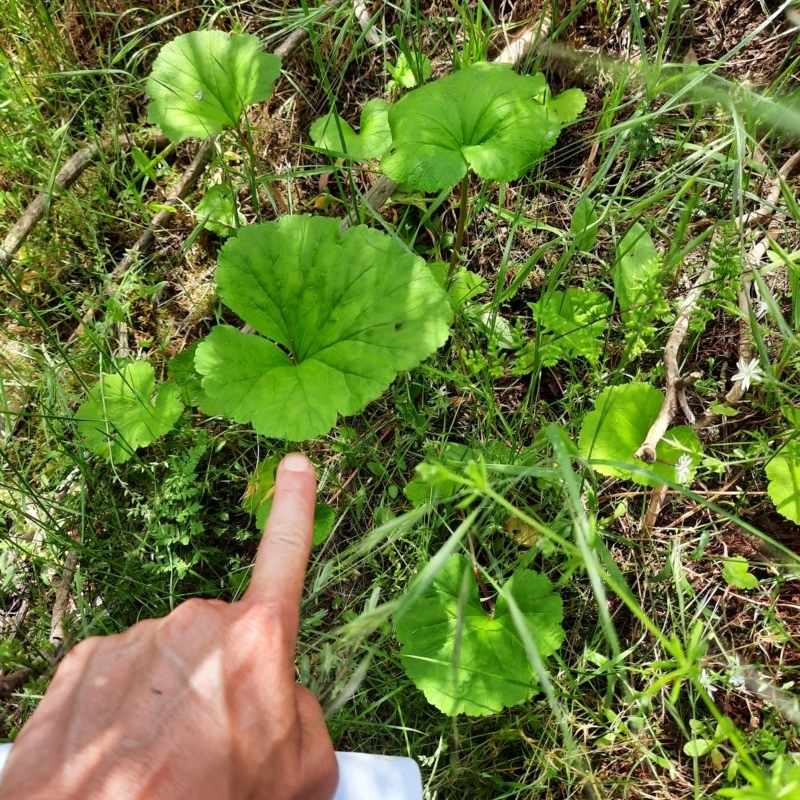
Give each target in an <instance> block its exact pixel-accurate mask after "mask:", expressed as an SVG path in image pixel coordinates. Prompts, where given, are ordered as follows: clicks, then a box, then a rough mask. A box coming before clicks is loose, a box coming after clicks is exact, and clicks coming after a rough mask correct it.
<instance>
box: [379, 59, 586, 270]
mask: <svg viewBox="0 0 800 800" xmlns="http://www.w3.org/2000/svg"><path fill="white" fill-rule="evenodd" d="M547 95H548V89H547V82H546V81H545V78H544V76H543V75H541V74H538V75H517V74H516V73H515V72H513V71H512V70H511V69H510V68H509V67H507V66H505V65H502V64H488V63H476V64H472V65H470V66H468V67H465V68H464V69H462V70H460V71H459V72H456V73H455V74H453V75H448V76H446V77H444V78H439V80H436V81H433V82H432V83H429V84H427V85H425V86H421V87H419V88H417V89H414V90H413V91H411V92H409V93H408V94H406V95H405V96H404V97H402V98H401V99H400V100H399V101H398V102H397V103H395V104H394V105H393V106H391V108H390V109H389V127H390V129H391V134H392V143H391V147H390V149H389V152H388V153H387V155H385V156H384V157H383V159H382V160H381V170H382V171H383V172H384V173H385V174H386V175H388V176H389V177H390V178H391V179H392V180H393V181H395V182H396V183H398V184H404V185H408V186H410V187H413V188H414V189H419V190H421V191H423V192H436V191H441V190H442V189H449V188H451V187H453V186H455V185H456V184H457V183H459V182H461V201H460V208H459V217H458V223H457V230H456V240H455V244H454V247H453V258H452V259H451V261H450V270H449V274H448V277H449V276H450V275H452V273H453V272H454V270H455V265H456V262H457V258H458V252H459V250H460V247H461V243H462V240H463V235H464V226H465V225H466V213H467V197H468V194H469V172H470V170H472V171H473V172H474V173H475V174H476V175H477V176H478V177H480V178H483V179H484V180H489V181H512V180H515V179H516V178H519V177H521V176H522V175H524V174H525V173H526V172H527V171H528V170H529V169H531V167H532V166H533V165H534V164H535V163H536V162H537V161H539V159H541V157H542V156H543V155H544V153H545V152H547V150H549V149H550V148H551V147H552V146H553V145H554V144H555V142H556V139H557V138H558V134H559V131H560V130H561V126H562V124H564V123H566V122H570V121H573V120H574V119H575V118H576V117H577V116H578V114H579V113H580V111H581V110H582V108H583V106H582V104H581V103H580V102H577V101H578V100H579V99H580V98H582V97H583V95H582V93H581V92H577V93H576V92H572V93H571V94H570V96H569V97H568V98H567V101H566V102H564V103H563V104H562V105H561V106H557V107H554V106H553V105H552V104H551V105H548V103H547ZM557 99H558V98H556V100H557ZM431 109H435V110H436V112H435V114H432V113H431Z"/></svg>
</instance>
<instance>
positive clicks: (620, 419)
mask: <svg viewBox="0 0 800 800" xmlns="http://www.w3.org/2000/svg"><path fill="white" fill-rule="evenodd" d="M663 402H664V395H663V394H662V393H661V392H660V391H659V390H658V389H656V388H655V387H654V386H651V385H650V384H648V383H626V384H624V385H622V386H609V387H608V388H606V389H604V390H603V391H602V392H601V393H600V395H599V396H598V398H597V400H596V401H595V404H594V410H593V411H590V412H589V413H588V414H587V415H586V416H585V417H584V419H583V424H582V425H581V433H580V437H579V439H578V445H579V447H580V450H581V453H582V454H583V456H584V458H586V459H587V460H588V461H589V463H590V464H591V465H592V468H593V469H594V470H595V471H596V472H599V473H600V474H601V475H608V476H610V477H617V478H624V479H625V480H631V481H634V483H638V484H639V485H640V486H659V485H661V483H662V481H661V480H659V478H661V479H663V480H667V481H672V482H677V483H689V482H690V481H691V479H692V477H693V476H694V473H695V470H696V469H697V465H698V464H699V463H700V458H701V455H702V447H701V445H700V441H699V440H698V438H697V436H696V434H695V432H694V431H693V430H692V429H691V428H688V427H686V426H685V425H681V426H678V427H676V428H670V429H669V430H668V431H667V433H666V435H665V436H664V438H663V439H662V440H661V441H660V442H659V443H658V446H657V447H656V461H655V463H654V464H649V465H648V464H645V463H644V462H643V461H637V460H636V459H635V458H634V457H633V454H634V453H635V452H636V451H637V450H638V449H639V447H640V446H641V444H642V442H644V439H645V437H646V436H647V432H648V431H649V430H650V426H651V425H652V424H653V423H654V422H655V420H656V417H657V416H658V412H659V410H660V408H661V404H662V403H663ZM682 458H683V461H681V459H682ZM606 461H613V462H617V463H616V464H607V463H602V462H606ZM626 465H630V468H627V467H626ZM637 468H638V469H647V470H649V471H650V472H653V473H655V474H656V476H658V477H657V478H651V477H647V476H645V475H642V474H641V473H639V472H636V471H634V470H636V469H637Z"/></svg>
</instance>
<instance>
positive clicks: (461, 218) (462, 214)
mask: <svg viewBox="0 0 800 800" xmlns="http://www.w3.org/2000/svg"><path fill="white" fill-rule="evenodd" d="M468 199H469V170H467V171H466V173H465V174H464V177H463V178H462V179H461V202H460V203H459V206H458V224H457V227H456V242H455V244H454V245H453V254H452V255H451V256H450V267H449V268H448V270H447V281H446V282H445V283H446V286H450V281H451V280H452V279H453V273H454V272H455V269H456V264H458V256H459V254H460V252H461V245H462V244H463V243H464V231H465V230H466V227H467V200H468Z"/></svg>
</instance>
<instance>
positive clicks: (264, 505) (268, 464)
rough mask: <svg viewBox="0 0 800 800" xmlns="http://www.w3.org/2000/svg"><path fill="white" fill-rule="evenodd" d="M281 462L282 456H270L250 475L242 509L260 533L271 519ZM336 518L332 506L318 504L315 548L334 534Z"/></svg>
mask: <svg viewBox="0 0 800 800" xmlns="http://www.w3.org/2000/svg"><path fill="white" fill-rule="evenodd" d="M280 461H281V457H280V456H270V457H269V458H267V459H265V460H264V461H262V462H261V463H260V464H259V465H258V466H257V467H256V468H255V469H254V470H253V472H252V474H251V475H250V479H249V480H248V482H247V489H246V490H245V493H244V497H243V498H242V508H243V509H244V510H245V511H247V512H248V513H250V514H252V515H253V516H254V517H255V522H256V528H257V529H258V531H259V532H261V531H263V530H264V526H265V525H266V524H267V520H268V519H269V512H270V510H271V509H272V494H273V491H274V489H275V471H276V470H277V469H278V464H279V463H280ZM335 522H336V517H335V515H334V513H333V510H332V509H331V508H330V506H327V505H325V503H317V504H316V506H315V507H314V532H313V540H312V543H313V545H314V547H317V546H318V545H321V544H322V543H323V542H324V541H325V540H326V539H327V538H328V537H329V536H330V535H331V533H332V532H333V526H334V524H335Z"/></svg>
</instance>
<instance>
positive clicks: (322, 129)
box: [309, 100, 392, 161]
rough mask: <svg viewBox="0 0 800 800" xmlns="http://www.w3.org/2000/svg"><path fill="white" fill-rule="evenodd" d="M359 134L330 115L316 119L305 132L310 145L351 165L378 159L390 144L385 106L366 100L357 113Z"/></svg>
mask: <svg viewBox="0 0 800 800" xmlns="http://www.w3.org/2000/svg"><path fill="white" fill-rule="evenodd" d="M360 128H361V133H356V132H355V131H354V130H353V129H352V128H351V127H350V125H348V124H347V122H345V121H344V120H343V119H342V118H341V117H339V116H337V115H336V114H334V113H330V114H326V115H325V116H324V117H320V118H319V119H318V120H317V121H316V122H314V124H313V125H312V126H311V128H310V130H309V135H310V136H311V141H312V142H314V144H315V145H316V146H317V147H319V148H320V149H322V150H325V151H327V152H328V153H331V154H332V155H335V156H339V157H342V158H348V159H352V160H353V161H369V160H370V159H373V158H380V157H381V156H382V155H383V154H384V153H385V152H386V151H387V150H388V149H389V145H390V144H391V143H392V132H391V131H390V130H389V104H388V103H387V102H386V101H385V100H370V101H369V102H368V103H366V104H365V105H364V109H363V111H362V112H361V125H360Z"/></svg>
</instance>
